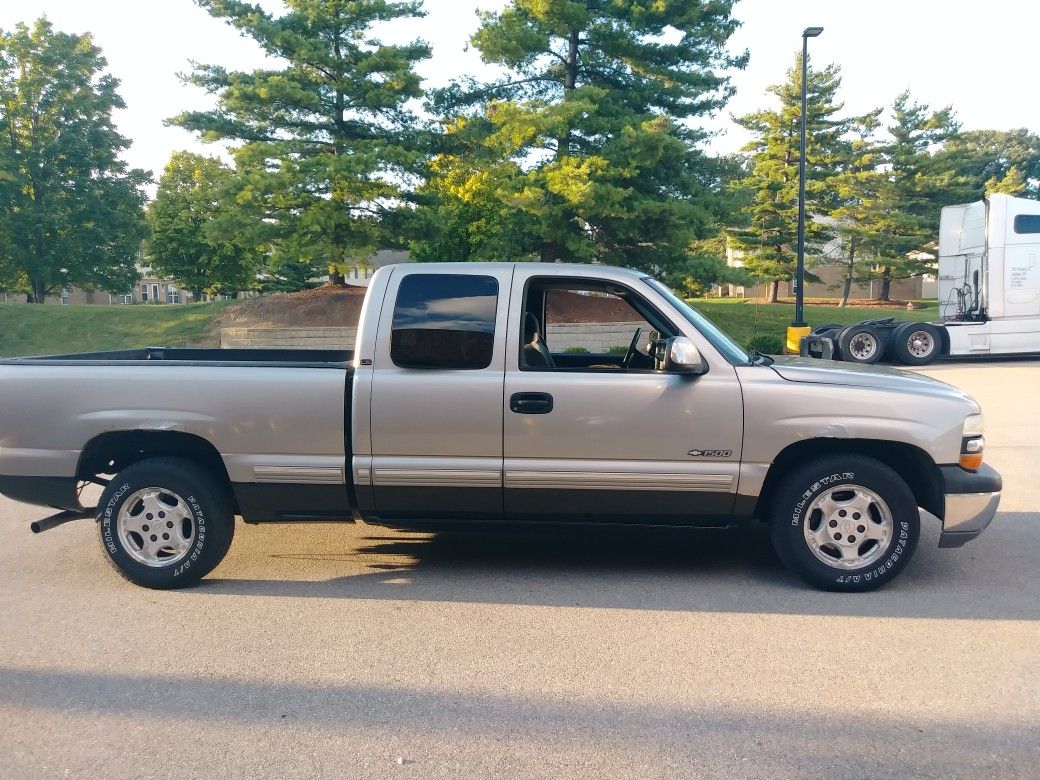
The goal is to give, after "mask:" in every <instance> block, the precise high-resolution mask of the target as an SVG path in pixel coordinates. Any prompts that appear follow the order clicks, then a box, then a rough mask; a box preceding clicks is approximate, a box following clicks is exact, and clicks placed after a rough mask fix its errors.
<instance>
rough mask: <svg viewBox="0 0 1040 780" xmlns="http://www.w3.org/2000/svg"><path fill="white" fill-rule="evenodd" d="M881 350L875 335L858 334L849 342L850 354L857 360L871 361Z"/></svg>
mask: <svg viewBox="0 0 1040 780" xmlns="http://www.w3.org/2000/svg"><path fill="white" fill-rule="evenodd" d="M879 349H881V344H880V343H879V342H878V338H877V336H875V335H874V334H873V333H857V334H856V335H855V336H853V337H852V338H851V339H850V340H849V352H850V353H851V354H852V356H853V357H854V358H856V359H857V360H870V359H871V358H872V357H874V355H875V354H877V352H878V350H879Z"/></svg>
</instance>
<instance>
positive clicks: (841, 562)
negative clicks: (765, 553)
mask: <svg viewBox="0 0 1040 780" xmlns="http://www.w3.org/2000/svg"><path fill="white" fill-rule="evenodd" d="M802 528H803V532H804V534H805V542H806V544H807V545H808V547H809V549H810V550H811V551H812V553H813V555H815V556H816V558H817V559H819V560H820V561H823V562H824V563H825V564H827V565H828V566H831V567H834V568H837V569H858V568H861V567H863V566H868V565H870V564H871V563H873V562H874V561H876V560H877V559H878V558H880V557H881V556H882V555H883V554H884V552H885V550H887V549H888V546H889V543H890V542H891V541H892V532H893V528H894V523H893V521H892V512H891V510H890V509H889V508H888V504H886V503H885V501H884V500H883V499H882V498H881V497H880V496H879V495H878V494H877V493H875V492H874V491H873V490H870V489H868V488H865V487H862V486H861V485H851V484H849V485H839V486H837V487H832V488H827V489H826V490H824V492H822V493H821V494H820V495H818V496H817V497H816V498H815V499H814V500H813V502H812V503H811V504H810V505H809V508H808V510H807V511H806V519H805V523H804V525H803V527H802Z"/></svg>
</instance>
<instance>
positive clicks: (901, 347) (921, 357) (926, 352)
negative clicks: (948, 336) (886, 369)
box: [892, 322, 942, 366]
mask: <svg viewBox="0 0 1040 780" xmlns="http://www.w3.org/2000/svg"><path fill="white" fill-rule="evenodd" d="M892 349H893V350H894V351H895V357H896V360H898V361H899V362H900V363H903V364H904V365H907V366H924V365H927V364H929V363H931V362H932V361H933V360H935V358H937V357H938V356H939V353H940V351H941V350H942V336H941V334H940V333H939V329H938V328H937V327H935V326H934V325H929V324H928V323H926V322H904V323H903V324H902V325H900V326H899V327H898V328H896V329H895V331H893V333H892Z"/></svg>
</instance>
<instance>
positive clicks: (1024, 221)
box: [1015, 214, 1040, 233]
mask: <svg viewBox="0 0 1040 780" xmlns="http://www.w3.org/2000/svg"><path fill="white" fill-rule="evenodd" d="M1015 232H1016V233H1040V214H1019V215H1018V216H1017V217H1015Z"/></svg>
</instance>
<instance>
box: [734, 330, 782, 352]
mask: <svg viewBox="0 0 1040 780" xmlns="http://www.w3.org/2000/svg"><path fill="white" fill-rule="evenodd" d="M744 348H745V349H754V350H757V351H759V352H761V353H763V354H765V355H779V354H781V353H782V352H783V351H784V338H783V336H777V335H775V334H773V333H759V334H758V335H756V336H752V337H751V338H749V339H748V340H747V341H745V342H744Z"/></svg>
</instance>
